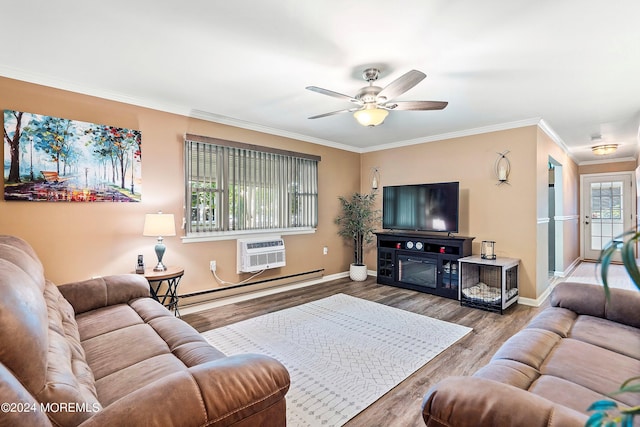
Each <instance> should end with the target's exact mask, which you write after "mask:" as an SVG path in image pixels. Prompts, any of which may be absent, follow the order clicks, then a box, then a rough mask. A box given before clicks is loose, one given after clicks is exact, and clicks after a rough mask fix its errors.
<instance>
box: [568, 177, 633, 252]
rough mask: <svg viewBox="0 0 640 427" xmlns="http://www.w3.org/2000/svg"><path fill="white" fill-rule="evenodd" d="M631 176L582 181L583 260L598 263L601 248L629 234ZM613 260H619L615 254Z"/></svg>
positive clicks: (631, 214)
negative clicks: (596, 261)
mask: <svg viewBox="0 0 640 427" xmlns="http://www.w3.org/2000/svg"><path fill="white" fill-rule="evenodd" d="M632 179H633V174H632V173H631V172H624V173H615V174H593V175H584V176H583V179H582V214H581V216H582V226H581V230H582V242H583V257H584V258H585V259H592V260H595V259H598V257H599V256H600V251H601V250H602V249H603V248H604V246H605V245H606V244H607V243H609V242H610V241H612V240H613V239H615V238H617V237H618V236H620V235H622V234H623V233H624V232H625V231H628V230H631V227H632V224H633V209H632V200H634V199H635V197H634V195H633V194H632V192H631V187H632ZM614 259H616V260H620V257H619V253H618V254H616V258H614Z"/></svg>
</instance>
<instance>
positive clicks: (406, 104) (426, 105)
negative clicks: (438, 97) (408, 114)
mask: <svg viewBox="0 0 640 427" xmlns="http://www.w3.org/2000/svg"><path fill="white" fill-rule="evenodd" d="M448 104H449V103H448V102H443V101H397V102H391V103H387V104H384V105H381V107H383V108H386V109H387V110H404V111H411V110H412V111H421V110H442V109H444V108H445V107H446V106H447V105H448Z"/></svg>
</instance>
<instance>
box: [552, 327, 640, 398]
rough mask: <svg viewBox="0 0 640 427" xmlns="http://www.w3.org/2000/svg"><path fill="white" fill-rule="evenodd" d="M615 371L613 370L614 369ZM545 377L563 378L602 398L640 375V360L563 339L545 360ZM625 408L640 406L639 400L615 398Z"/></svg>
mask: <svg viewBox="0 0 640 427" xmlns="http://www.w3.org/2000/svg"><path fill="white" fill-rule="evenodd" d="M612 368H613V369H612ZM541 372H542V374H543V375H551V376H554V377H558V378H563V379H565V380H567V381H569V382H571V383H574V384H578V385H581V386H583V387H586V388H588V389H590V390H593V391H595V392H597V393H600V394H601V395H602V397H601V398H603V397H604V396H605V395H606V394H608V393H611V392H613V391H615V390H616V389H618V387H620V385H621V384H622V383H623V382H624V381H625V380H627V379H629V378H631V377H634V376H637V375H638V373H639V372H640V360H637V359H634V358H631V357H628V356H625V355H623V354H619V353H616V352H613V351H610V350H607V349H604V348H601V347H598V346H595V345H592V344H589V343H585V342H582V341H578V340H575V339H571V338H567V339H563V340H562V341H561V342H560V343H559V344H558V345H557V346H556V348H555V349H554V351H553V353H552V354H551V355H550V356H549V357H548V358H547V360H545V362H544V366H543V367H542V368H541ZM616 397H617V399H619V400H620V401H622V402H624V403H626V404H635V405H637V404H640V396H638V395H637V394H636V395H629V394H623V395H618V396H616Z"/></svg>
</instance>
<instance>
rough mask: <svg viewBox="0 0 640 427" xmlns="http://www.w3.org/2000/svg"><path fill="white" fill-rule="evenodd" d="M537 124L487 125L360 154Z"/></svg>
mask: <svg viewBox="0 0 640 427" xmlns="http://www.w3.org/2000/svg"><path fill="white" fill-rule="evenodd" d="M539 123H540V118H537V117H536V118H533V119H525V120H518V121H515V122H508V123H500V124H496V125H489V126H482V127H477V128H471V129H464V130H459V131H455V132H447V133H441V134H439V135H432V136H427V137H421V138H415V139H409V140H405V141H398V142H392V143H389V144H382V145H376V146H375V147H370V148H364V149H362V153H369V152H374V151H381V150H389V149H392V148H399V147H406V146H409V145H418V144H424V143H427V142H435V141H442V140H446V139H453V138H462V137H465V136H473V135H480V134H483V133H490V132H499V131H503V130H508V129H516V128H521V127H526V126H535V125H538V124H539Z"/></svg>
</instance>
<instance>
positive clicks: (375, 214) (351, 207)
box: [335, 193, 380, 265]
mask: <svg viewBox="0 0 640 427" xmlns="http://www.w3.org/2000/svg"><path fill="white" fill-rule="evenodd" d="M375 198H376V194H375V193H369V194H361V193H353V194H352V195H351V198H349V199H348V198H346V197H343V196H340V197H338V199H339V200H340V205H341V206H342V213H341V214H340V215H339V216H338V217H337V218H336V219H335V223H336V224H337V225H338V226H339V227H340V229H339V230H338V234H339V235H340V236H342V237H343V238H344V239H345V240H347V241H348V242H350V243H351V244H353V247H354V264H356V265H364V263H363V258H364V247H365V245H367V244H369V243H371V242H373V232H374V231H375V229H376V226H377V225H378V223H379V222H380V211H378V210H376V209H375Z"/></svg>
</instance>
